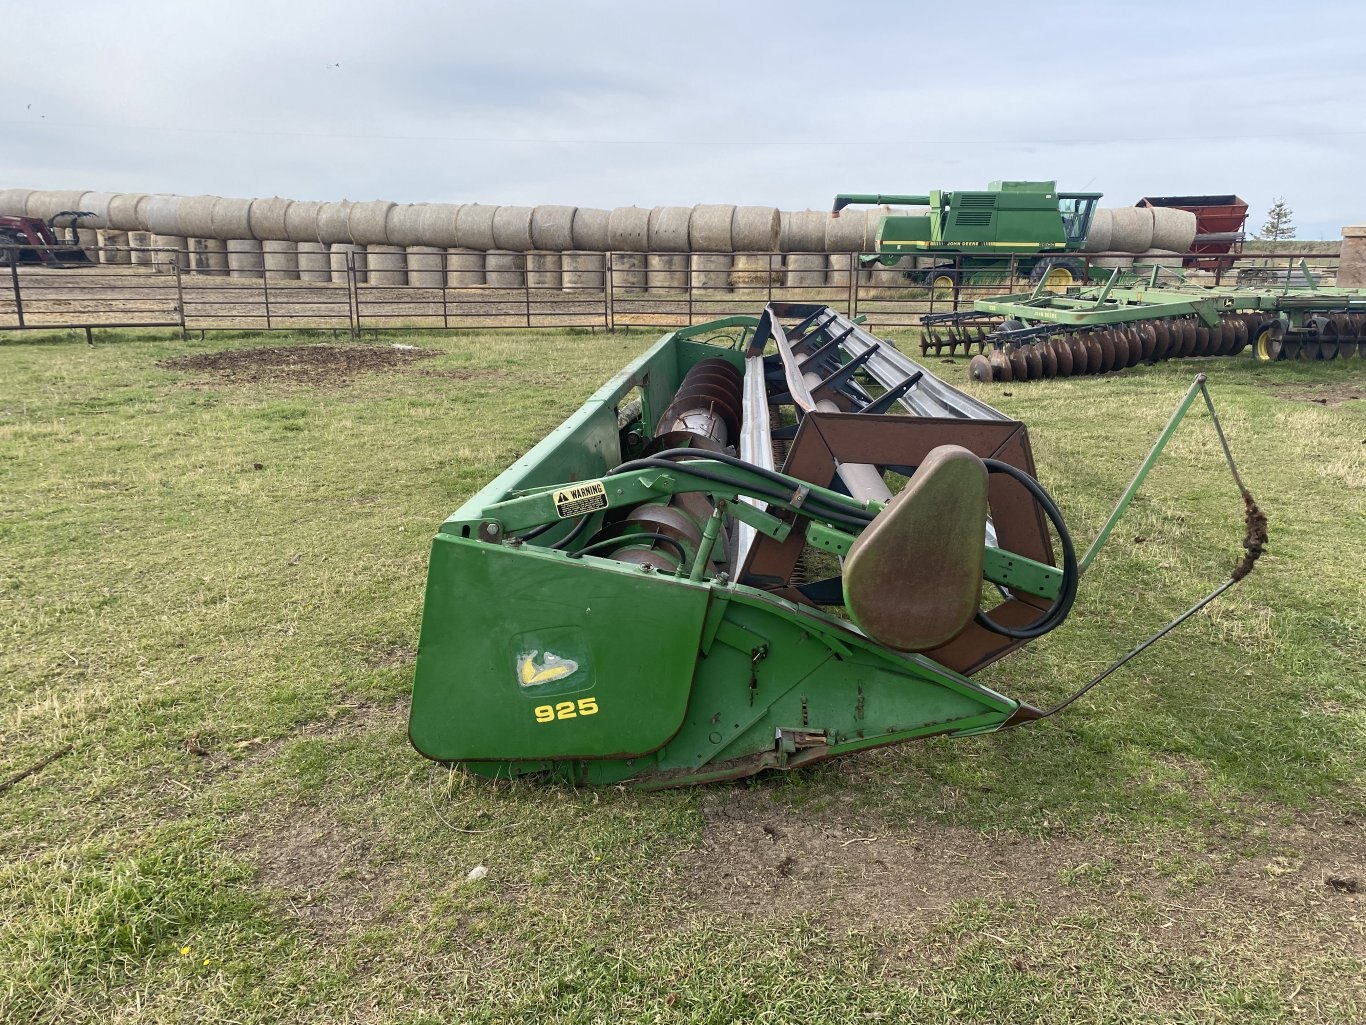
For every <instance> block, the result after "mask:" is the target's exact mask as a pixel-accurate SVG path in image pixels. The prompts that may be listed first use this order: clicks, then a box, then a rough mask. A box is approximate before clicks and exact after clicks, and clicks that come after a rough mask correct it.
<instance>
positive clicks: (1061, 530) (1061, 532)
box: [976, 459, 1081, 641]
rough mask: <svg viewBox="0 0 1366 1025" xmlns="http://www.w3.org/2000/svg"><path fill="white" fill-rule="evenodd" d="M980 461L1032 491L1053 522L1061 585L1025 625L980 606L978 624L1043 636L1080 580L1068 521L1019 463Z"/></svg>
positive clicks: (1018, 636) (1009, 633)
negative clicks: (1006, 621)
mask: <svg viewBox="0 0 1366 1025" xmlns="http://www.w3.org/2000/svg"><path fill="white" fill-rule="evenodd" d="M982 462H983V463H985V464H986V467H987V471H988V472H990V473H1004V474H1005V475H1006V476H1007V477H1012V478H1014V479H1015V480H1017V481H1019V482H1020V483H1021V484H1023V485H1024V487H1025V490H1026V491H1028V492H1029V493H1030V494H1031V495H1033V496H1034V500H1035V501H1036V502H1038V503H1039V507H1040V508H1041V509H1043V511H1044V515H1045V516H1047V517H1048V520H1049V522H1050V523H1052V524H1053V529H1054V530H1055V531H1057V533H1058V545H1059V546H1060V547H1061V548H1062V587H1061V588H1060V590H1059V591H1058V596H1057V597H1056V598H1055V599H1053V604H1051V605H1050V606H1049V607H1048V608H1047V609H1046V610H1045V611H1044V614H1043V615H1042V616H1040V617H1039V618H1038V619H1036V620H1035V621H1034V622H1032V623H1030V624H1029V625H1028V626H1020V627H1014V626H1003V625H1002V624H1000V623H994V622H992V621H991V620H990V619H989V618H987V614H986V613H985V612H983V611H982V610H981V609H978V610H977V616H976V621H977V624H978V625H979V626H982V627H985V628H986V629H988V630H990V631H991V632H992V633H995V634H1000V635H1001V636H1002V637H1010V638H1013V639H1015V640H1022V641H1023V640H1029V639H1031V638H1034V637H1042V636H1043V635H1044V634H1046V633H1048V631H1049V630H1052V629H1053V628H1054V627H1056V626H1058V625H1060V624H1061V623H1062V621H1063V620H1064V619H1066V618H1067V614H1068V613H1069V612H1071V611H1072V604H1073V602H1075V601H1076V600H1077V584H1078V583H1079V582H1080V580H1081V573H1080V571H1079V569H1078V567H1077V550H1076V548H1075V547H1073V545H1072V535H1071V534H1069V533H1068V531H1067V524H1066V523H1064V522H1063V519H1062V512H1061V510H1059V509H1058V506H1057V504H1056V503H1055V502H1054V501H1053V499H1052V497H1051V496H1050V495H1049V494H1048V492H1047V491H1045V490H1044V487H1043V485H1042V484H1040V483H1039V482H1038V481H1036V480H1035V479H1034V478H1033V477H1031V476H1030V475H1029V474H1027V473H1025V472H1024V471H1023V470H1021V469H1020V468H1019V467H1016V466H1011V465H1010V464H1009V463H1003V462H1001V461H1000V460H999V459H983V460H982Z"/></svg>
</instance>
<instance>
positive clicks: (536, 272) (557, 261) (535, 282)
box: [526, 207, 564, 292]
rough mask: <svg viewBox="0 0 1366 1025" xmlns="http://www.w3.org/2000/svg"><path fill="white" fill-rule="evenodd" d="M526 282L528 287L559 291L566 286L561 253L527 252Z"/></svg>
mask: <svg viewBox="0 0 1366 1025" xmlns="http://www.w3.org/2000/svg"><path fill="white" fill-rule="evenodd" d="M538 209H539V207H538ZM526 283H527V287H528V288H553V289H555V291H557V292H558V291H559V290H560V289H561V288H562V287H563V286H564V265H563V262H562V260H561V257H560V254H559V253H527V254H526Z"/></svg>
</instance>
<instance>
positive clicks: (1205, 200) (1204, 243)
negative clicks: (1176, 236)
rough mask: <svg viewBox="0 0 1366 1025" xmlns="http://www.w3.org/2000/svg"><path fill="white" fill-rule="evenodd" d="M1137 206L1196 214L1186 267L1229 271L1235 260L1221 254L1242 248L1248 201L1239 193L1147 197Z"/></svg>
mask: <svg viewBox="0 0 1366 1025" xmlns="http://www.w3.org/2000/svg"><path fill="white" fill-rule="evenodd" d="M1134 206H1149V207H1156V206H1167V207H1172V208H1174V209H1177V210H1189V211H1190V212H1191V213H1193V214H1195V241H1194V242H1193V243H1192V244H1191V251H1190V255H1189V256H1187V257H1186V260H1185V265H1186V266H1187V267H1198V268H1200V269H1201V270H1212V271H1226V270H1228V269H1229V268H1230V267H1232V266H1233V261H1232V260H1220V259H1218V257H1220V256H1225V255H1228V254H1232V253H1241V252H1242V251H1243V237H1244V235H1243V226H1244V225H1245V224H1246V223H1247V200H1245V199H1243V198H1241V197H1239V196H1231V195H1230V196H1144V197H1143V198H1142V199H1140V200H1139V201H1138V202H1137V203H1135V204H1134Z"/></svg>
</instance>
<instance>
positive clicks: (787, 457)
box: [409, 304, 1255, 787]
mask: <svg viewBox="0 0 1366 1025" xmlns="http://www.w3.org/2000/svg"><path fill="white" fill-rule="evenodd" d="M717 337H719V338H720V339H721V344H716V343H714V342H711V341H708V340H707V339H708V338H717ZM1187 403H1188V404H1189V398H1188V400H1187ZM1145 472H1146V471H1145ZM1141 479H1142V474H1140V477H1139V478H1138V479H1136V480H1135V483H1134V485H1133V486H1132V487H1133V488H1136V487H1137V485H1138V481H1139V480H1141ZM903 480H904V481H906V483H905V485H904V487H901V488H900V490H897V491H894V489H893V485H894V483H895V482H898V481H903ZM1131 491H1132V488H1131ZM1249 501H1250V499H1249ZM1253 508H1255V507H1253ZM1122 509H1123V504H1121V506H1120V507H1118V508H1117V509H1116V512H1115V514H1114V516H1112V519H1111V524H1108V525H1107V526H1106V528H1105V530H1106V531H1108V530H1109V529H1110V526H1111V525H1113V521H1114V519H1116V518H1117V517H1118V515H1119V514H1120V513H1121V512H1122ZM1103 536H1104V534H1102V537H1103ZM1098 547H1099V542H1098V543H1097V544H1095V545H1093V546H1092V551H1090V552H1088V553H1087V557H1088V558H1089V557H1090V556H1092V555H1094V552H1095V549H1096V548H1098ZM1055 552H1056V554H1055ZM1083 565H1084V563H1083V562H1079V560H1078V557H1077V553H1076V551H1075V550H1074V548H1073V544H1072V539H1071V537H1070V535H1069V533H1068V531H1067V527H1066V525H1065V524H1064V523H1063V519H1062V515H1061V513H1060V512H1059V511H1058V507H1057V505H1056V504H1055V503H1054V502H1053V500H1052V499H1051V498H1050V497H1049V495H1048V493H1047V492H1046V491H1045V490H1044V488H1043V487H1042V486H1041V485H1040V484H1039V483H1038V481H1037V480H1036V477H1035V471H1034V463H1033V457H1032V455H1031V451H1030V444H1029V435H1028V432H1027V431H1026V429H1025V427H1024V425H1023V424H1021V423H1019V422H1017V421H1014V420H1011V419H1009V418H1008V417H1005V416H1003V415H1001V414H1000V413H998V412H997V411H996V410H994V409H992V408H991V407H990V406H988V405H986V404H985V403H982V402H980V401H978V400H976V399H974V398H972V397H971V396H968V395H966V394H964V393H962V392H960V391H957V390H955V389H954V388H951V387H949V386H948V385H946V384H945V383H944V382H942V381H940V380H938V379H937V378H935V377H934V376H933V375H932V374H930V373H929V372H928V371H927V370H926V369H925V368H924V367H922V366H919V365H918V364H916V363H915V362H914V361H912V360H911V359H909V358H908V357H907V356H905V355H904V354H903V353H901V352H900V351H899V350H897V349H896V348H895V347H894V346H893V345H891V344H890V343H888V342H885V341H881V340H879V339H877V338H875V337H874V336H873V335H871V334H869V333H868V332H867V331H866V330H864V329H863V328H862V327H861V326H859V325H858V324H856V323H854V322H852V321H850V320H849V319H848V318H846V317H844V316H842V315H840V314H839V313H837V312H835V311H834V310H832V309H829V308H828V307H821V306H804V305H797V304H774V305H772V306H770V307H768V308H767V309H766V310H765V311H764V313H763V314H762V316H760V317H757V318H755V317H732V318H728V319H726V320H722V321H716V322H712V323H710V324H704V325H700V326H697V327H692V328H687V329H684V330H681V331H676V332H673V333H671V334H668V335H666V336H665V337H664V338H662V339H661V340H660V341H659V342H658V343H657V344H656V345H655V346H654V347H653V348H651V349H650V350H649V351H648V352H646V353H645V354H644V355H643V356H641V357H640V358H639V359H637V360H636V361H635V362H634V363H632V364H631V365H630V366H628V367H627V368H626V369H625V370H623V371H622V372H621V373H620V374H619V375H618V376H617V377H615V378H614V379H612V380H611V381H609V382H608V383H607V384H606V385H604V386H603V387H602V388H601V389H600V390H599V391H598V392H597V393H595V394H594V395H593V396H592V397H591V398H589V400H588V401H587V402H586V403H585V404H584V406H583V407H582V408H581V409H579V410H578V411H577V412H576V413H574V414H573V415H572V416H571V417H570V418H569V419H568V420H566V421H565V422H564V423H563V424H562V425H561V426H559V427H558V428H556V429H555V430H554V431H553V432H552V433H551V434H550V436H549V437H547V438H546V439H545V440H544V441H542V442H541V443H540V444H538V445H537V446H536V447H535V448H533V449H532V450H531V451H530V452H528V453H527V454H526V455H525V456H523V457H522V458H521V459H519V460H518V461H517V462H516V463H515V464H513V465H512V466H511V467H510V468H509V469H507V470H506V471H504V472H503V473H502V474H501V475H500V476H499V477H498V478H497V479H495V480H494V481H493V482H492V483H491V484H489V485H488V486H487V487H486V488H484V490H482V491H481V492H479V494H477V495H475V496H474V497H473V498H472V499H470V500H469V502H467V503H466V504H465V505H464V506H462V507H461V508H460V509H458V510H457V511H456V512H455V513H454V514H453V515H452V516H451V517H450V518H449V519H447V520H446V522H445V523H443V524H442V525H441V528H440V531H439V532H438V533H437V535H436V538H435V540H434V541H433V543H432V551H431V561H430V565H429V570H428V578H427V594H426V603H425V608H424V612H423V619H422V635H421V642H420V650H419V654H418V660H417V672H416V679H415V681H414V686H413V702H412V712H411V719H410V723H409V736H410V738H411V740H412V743H413V745H414V746H415V747H416V748H417V749H418V750H419V751H420V752H421V753H422V754H424V755H426V756H427V757H429V758H433V759H437V760H440V761H445V762H458V763H461V764H463V765H464V766H466V767H467V768H468V769H469V770H470V771H471V772H474V773H476V774H480V775H485V776H493V777H502V778H510V777H524V776H535V777H541V778H544V779H550V780H563V781H569V782H573V783H582V784H618V783H629V784H631V785H638V786H643V787H667V786H679V785H684V784H691V783H702V782H707V781H711V780H717V779H728V778H734V777H739V776H748V775H752V774H754V773H757V772H760V771H762V770H765V769H790V768H795V767H798V766H802V765H808V764H811V763H813V762H817V761H821V760H823V759H828V758H833V757H836V756H839V755H845V754H849V753H851V752H857V751H862V750H866V749H869V748H874V747H882V746H885V745H888V744H896V743H900V742H902V741H906V740H911V739H913V738H917V737H927V736H933V735H936V734H948V735H950V736H955V737H965V736H971V735H976V734H981V733H989V732H992V731H995V730H1000V729H1004V728H1007V727H1014V726H1018V725H1020V724H1023V723H1027V722H1030V721H1032V720H1037V719H1039V718H1041V717H1043V716H1046V715H1048V714H1051V712H1052V711H1056V710H1057V709H1058V708H1060V707H1063V705H1065V704H1066V702H1064V703H1063V705H1059V706H1055V707H1054V708H1053V709H1049V710H1047V711H1045V710H1041V709H1039V708H1036V707H1034V706H1033V705H1031V704H1029V703H1028V702H1025V701H1022V700H1018V699H1016V698H1012V697H1007V696H1006V695H1004V694H1000V693H997V692H996V691H994V690H992V689H991V688H990V687H986V686H983V685H982V684H980V683H977V682H975V681H974V680H973V679H972V676H973V675H974V674H975V673H977V672H978V671H979V670H981V669H982V668H983V667H985V666H988V665H990V664H991V663H993V662H995V661H996V660H997V659H1000V658H1003V657H1006V656H1008V655H1009V654H1011V653H1012V652H1014V651H1016V650H1017V649H1018V648H1020V647H1021V646H1022V645H1024V644H1027V643H1028V642H1029V641H1030V640H1032V639H1033V638H1036V637H1040V636H1042V635H1043V634H1045V633H1047V632H1049V631H1051V630H1053V629H1055V628H1056V627H1058V626H1060V625H1062V623H1063V622H1064V621H1065V620H1066V618H1067V615H1068V612H1069V610H1070V609H1071V607H1072V603H1073V599H1074V598H1075V596H1076V593H1077V585H1078V581H1079V579H1080V575H1081V567H1082V566H1083ZM1224 586H1225V587H1227V586H1228V585H1224ZM1079 693H1080V692H1079ZM1074 697H1075V695H1074ZM1069 700H1071V699H1069Z"/></svg>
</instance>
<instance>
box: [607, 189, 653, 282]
mask: <svg viewBox="0 0 1366 1025" xmlns="http://www.w3.org/2000/svg"><path fill="white" fill-rule="evenodd" d="M620 209H623V210H633V209H635V207H621V208H620ZM641 213H647V211H645V210H642V211H641ZM641 230H642V232H643V231H644V229H643V228H642V229H641ZM611 259H612V263H611V271H612V291H613V292H643V291H645V286H646V285H647V284H649V274H648V272H647V270H646V266H645V254H644V253H618V252H614V253H612V254H611Z"/></svg>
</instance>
